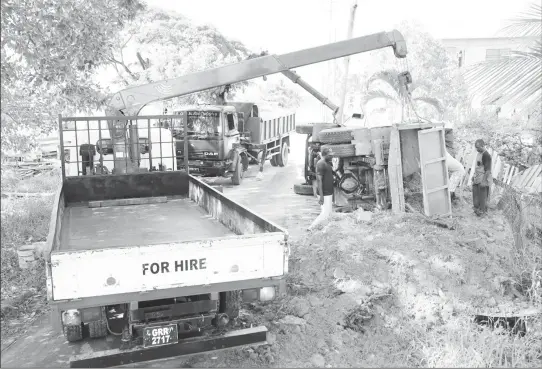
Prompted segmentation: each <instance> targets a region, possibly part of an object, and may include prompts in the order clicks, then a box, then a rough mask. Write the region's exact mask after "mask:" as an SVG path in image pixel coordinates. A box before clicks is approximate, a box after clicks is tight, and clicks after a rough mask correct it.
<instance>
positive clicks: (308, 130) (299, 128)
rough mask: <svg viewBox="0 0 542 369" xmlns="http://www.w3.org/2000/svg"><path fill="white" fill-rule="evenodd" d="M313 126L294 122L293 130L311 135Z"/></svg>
mask: <svg viewBox="0 0 542 369" xmlns="http://www.w3.org/2000/svg"><path fill="white" fill-rule="evenodd" d="M313 126H314V124H310V123H301V124H296V125H295V132H296V133H299V134H301V135H311V134H312V127H313Z"/></svg>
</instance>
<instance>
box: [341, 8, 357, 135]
mask: <svg viewBox="0 0 542 369" xmlns="http://www.w3.org/2000/svg"><path fill="white" fill-rule="evenodd" d="M357 7H358V1H357V0H354V2H353V4H352V9H351V11H350V22H349V24H348V33H347V36H346V39H347V40H349V39H351V38H352V33H353V32H354V18H355V16H356V8H357ZM349 66H350V57H349V56H347V57H345V58H344V78H343V86H342V89H341V105H340V107H339V111H338V112H337V116H338V123H339V124H342V123H343V121H344V103H345V100H346V89H347V87H348V68H349Z"/></svg>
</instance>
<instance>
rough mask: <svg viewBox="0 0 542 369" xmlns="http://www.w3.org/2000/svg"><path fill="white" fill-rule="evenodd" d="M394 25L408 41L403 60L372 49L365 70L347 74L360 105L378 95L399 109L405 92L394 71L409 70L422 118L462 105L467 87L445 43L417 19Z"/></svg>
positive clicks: (450, 112)
mask: <svg viewBox="0 0 542 369" xmlns="http://www.w3.org/2000/svg"><path fill="white" fill-rule="evenodd" d="M397 29H398V30H399V31H400V32H401V33H402V34H403V36H404V37H405V40H406V42H407V48H408V55H407V58H406V60H405V59H397V58H395V56H394V55H393V53H392V52H391V51H390V50H379V51H377V52H374V53H372V55H371V56H370V57H371V59H370V62H369V60H367V62H368V65H364V66H363V69H364V71H363V72H361V73H357V74H356V75H353V76H351V77H350V80H349V91H359V92H361V93H362V95H363V99H362V106H363V105H364V104H363V102H364V101H368V100H372V99H375V98H377V97H380V98H384V99H385V100H389V101H392V102H393V103H392V104H391V105H390V106H389V107H390V108H392V109H393V110H395V111H400V106H399V103H400V101H401V100H402V98H403V95H404V92H402V91H401V90H400V89H399V81H398V79H397V75H398V74H399V73H401V72H404V71H409V72H410V74H411V75H412V79H413V82H412V84H411V85H410V86H409V89H410V91H411V93H412V97H413V99H415V106H416V110H417V113H418V114H419V115H420V116H422V117H425V118H434V117H436V116H438V115H440V114H442V113H444V117H443V118H445V119H450V117H451V116H452V115H453V114H454V112H455V109H456V108H458V107H459V108H464V107H466V105H467V102H468V94H467V88H466V85H465V83H464V81H463V78H462V77H461V75H460V74H459V72H458V70H457V69H458V68H457V66H456V64H455V62H454V61H453V60H452V59H451V58H450V57H449V55H448V54H447V52H446V49H445V48H444V46H443V45H442V44H441V43H440V42H439V41H438V40H436V39H434V38H433V37H432V36H431V35H430V34H429V33H427V32H425V31H424V30H423V29H422V28H421V27H420V26H419V25H417V24H416V23H408V22H403V23H401V24H400V25H399V26H398V27H397ZM369 63H370V64H369ZM358 69H360V68H358Z"/></svg>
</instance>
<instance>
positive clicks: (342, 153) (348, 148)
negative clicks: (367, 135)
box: [321, 144, 356, 158]
mask: <svg viewBox="0 0 542 369" xmlns="http://www.w3.org/2000/svg"><path fill="white" fill-rule="evenodd" d="M326 147H328V148H330V149H331V151H333V156H336V157H338V158H350V157H352V156H356V146H355V145H353V144H341V145H323V146H322V148H321V149H322V150H323V149H324V148H326Z"/></svg>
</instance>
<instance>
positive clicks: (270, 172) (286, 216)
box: [1, 137, 319, 368]
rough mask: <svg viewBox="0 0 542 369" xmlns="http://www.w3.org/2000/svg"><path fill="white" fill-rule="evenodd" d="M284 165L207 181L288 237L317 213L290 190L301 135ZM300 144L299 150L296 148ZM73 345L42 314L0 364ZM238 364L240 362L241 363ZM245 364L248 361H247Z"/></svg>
mask: <svg viewBox="0 0 542 369" xmlns="http://www.w3.org/2000/svg"><path fill="white" fill-rule="evenodd" d="M291 146H292V149H291V154H290V160H289V164H288V166H287V167H284V168H280V167H272V166H271V165H270V164H269V163H267V164H266V166H265V170H264V176H263V179H261V180H258V179H257V177H256V174H257V173H258V168H257V167H256V166H251V167H250V169H249V171H248V172H247V173H246V175H245V178H244V181H243V183H242V185H241V186H235V187H234V186H232V185H231V182H230V181H229V180H224V179H218V180H210V181H208V182H210V183H213V184H221V185H223V186H224V193H225V194H227V195H228V196H230V197H231V198H233V199H234V200H235V201H238V202H240V203H242V204H243V205H246V206H249V207H250V208H251V209H254V211H255V212H257V213H259V214H260V215H262V216H264V217H266V218H268V219H269V220H271V221H273V222H276V223H277V224H279V225H281V226H284V227H286V228H287V229H288V231H289V233H290V236H291V238H293V239H296V238H298V237H299V236H300V235H302V234H303V232H304V229H306V227H307V226H308V225H309V224H310V222H311V221H312V220H313V219H314V218H315V217H316V216H317V214H318V210H319V209H318V204H317V202H316V200H315V199H314V198H313V197H310V196H299V195H295V194H294V193H293V185H294V184H295V183H297V182H301V181H302V177H301V168H302V167H301V165H302V158H303V156H302V148H303V137H294V138H293V142H292V145H291ZM300 148H301V150H300ZM87 345H88V344H87ZM73 352H74V349H73V347H72V346H71V345H69V344H68V343H67V342H66V341H65V339H64V337H63V335H61V334H57V333H54V332H53V331H52V330H51V324H50V322H49V316H48V315H46V316H42V317H41V318H40V319H38V320H37V321H36V322H35V323H34V324H32V325H31V326H29V327H28V330H27V333H26V334H25V335H24V336H23V337H20V338H19V339H18V340H17V341H15V342H14V343H12V344H11V345H9V346H8V347H7V348H4V349H3V351H2V362H1V363H2V364H1V365H2V367H24V368H30V367H37V366H41V367H67V366H69V364H68V362H69V357H70V356H71V355H72V353H73ZM224 355H228V353H217V354H212V355H210V356H209V355H207V356H209V357H210V359H209V360H211V362H209V364H208V365H209V366H216V365H217V363H219V362H220V361H221V360H220V359H221V358H223V357H224ZM184 362H186V359H182V360H170V361H166V362H161V363H159V364H155V365H156V366H165V367H179V366H180V365H183V363H184ZM241 365H242V364H241ZM247 365H248V364H247Z"/></svg>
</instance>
